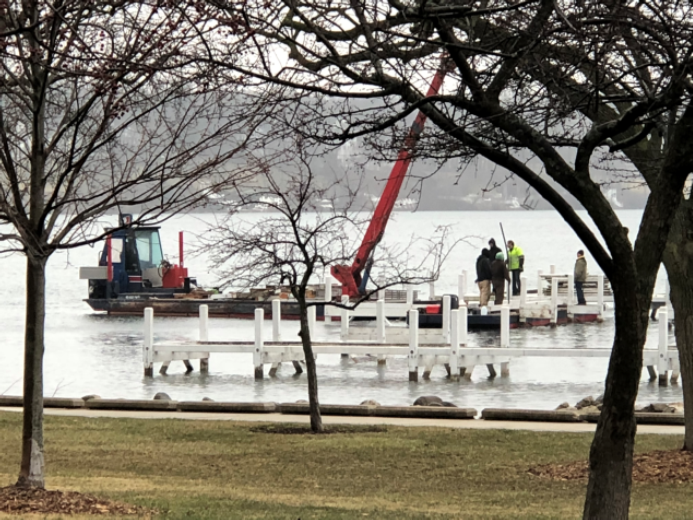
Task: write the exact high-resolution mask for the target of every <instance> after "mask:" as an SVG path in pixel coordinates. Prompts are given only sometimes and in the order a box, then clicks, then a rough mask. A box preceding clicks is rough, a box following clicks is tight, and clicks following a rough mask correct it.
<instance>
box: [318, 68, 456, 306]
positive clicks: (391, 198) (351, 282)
mask: <svg viewBox="0 0 693 520" xmlns="http://www.w3.org/2000/svg"><path fill="white" fill-rule="evenodd" d="M448 67H449V62H448V59H447V58H443V61H442V63H441V66H440V68H439V69H438V71H437V72H436V75H435V76H434V78H433V81H432V82H431V86H430V87H429V89H428V92H427V93H426V97H430V96H434V95H436V94H437V93H438V90H440V87H441V85H442V84H443V79H445V75H446V74H447V72H448ZM425 123H426V114H424V113H423V112H419V113H418V115H417V116H416V119H415V120H414V123H412V125H411V128H410V129H409V133H408V134H407V137H406V139H405V140H404V146H403V147H402V149H401V150H400V151H399V155H398V156H397V161H396V162H395V165H394V166H393V168H392V171H391V172H390V177H389V178H388V180H387V184H386V185H385V189H384V190H383V195H382V197H380V200H379V201H378V205H377V206H376V208H375V213H373V219H372V220H371V222H370V224H369V225H368V229H367V230H366V234H365V236H364V237H363V241H362V242H361V247H360V248H359V250H358V253H357V254H356V258H355V259H354V263H353V264H352V265H351V266H348V265H333V266H332V268H331V269H330V271H331V273H332V276H334V277H335V278H336V279H337V280H338V281H339V282H340V283H341V284H342V294H344V295H348V296H349V297H350V298H351V297H354V296H359V295H360V294H362V292H365V287H361V285H362V283H363V281H364V280H362V277H361V273H362V272H363V270H364V269H365V268H366V264H367V262H368V259H369V258H370V256H371V254H372V253H373V250H374V249H375V246H377V245H378V243H379V242H380V240H381V239H382V238H383V233H384V232H385V226H386V225H387V221H388V220H389V218H390V213H392V208H394V206H395V201H396V200H397V195H399V190H400V188H401V187H402V183H403V182H404V176H405V175H406V174H407V170H408V169H409V164H410V163H411V161H412V150H413V148H414V146H415V145H416V141H417V140H418V137H419V136H420V135H421V132H422V131H423V127H424V124H425ZM365 281H368V276H366V279H365ZM363 285H364V286H365V284H363Z"/></svg>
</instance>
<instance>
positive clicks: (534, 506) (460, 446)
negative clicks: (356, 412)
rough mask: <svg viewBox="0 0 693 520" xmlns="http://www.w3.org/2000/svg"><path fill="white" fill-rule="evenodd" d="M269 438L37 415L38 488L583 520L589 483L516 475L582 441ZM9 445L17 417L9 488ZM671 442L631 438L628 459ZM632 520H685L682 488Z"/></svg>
mask: <svg viewBox="0 0 693 520" xmlns="http://www.w3.org/2000/svg"><path fill="white" fill-rule="evenodd" d="M272 428H273V427H272V426H260V425H258V424H257V423H255V424H251V423H235V422H228V421H209V422H203V421H183V420H129V419H84V418H71V417H54V416H48V417H46V424H45V439H46V442H45V448H46V468H47V475H48V478H47V487H48V488H50V489H56V488H57V489H62V490H72V491H80V492H83V493H90V494H94V495H98V496H100V497H103V498H109V499H113V500H119V501H125V502H129V503H133V504H137V505H142V506H148V507H154V508H157V509H159V510H161V511H164V513H163V514H162V516H161V517H162V518H167V519H168V518H170V519H179V518H180V519H190V518H202V519H216V518H218V519H228V518H242V519H256V518H272V519H274V518H278V519H292V520H297V519H301V520H307V519H318V518H320V519H323V518H328V519H347V518H348V519H352V518H359V519H363V518H374V519H407V518H412V519H414V518H416V519H419V518H427V519H438V518H470V519H477V518H479V519H500V518H504V519H505V518H512V519H520V518H525V519H535V518H541V519H545V518H561V519H562V518H578V517H580V515H581V512H582V502H583V497H584V491H585V486H586V482H581V481H565V482H563V481H551V480H547V479H544V478H539V477H535V476H532V475H529V474H528V471H527V470H528V468H529V467H530V466H532V465H534V464H545V463H566V462H571V461H574V460H578V459H583V460H584V459H586V457H587V454H588V451H589V444H590V440H591V434H568V433H536V432H521V431H501V430H498V431H494V430H452V429H443V428H399V427H393V426H388V427H387V428H386V429H385V428H383V430H384V431H376V432H373V431H371V432H364V431H358V430H357V429H356V427H354V428H355V429H354V431H351V432H348V433H334V434H330V435H321V436H314V435H310V434H282V433H272V432H271V431H270V432H268V431H267V430H268V429H270V430H271V429H272ZM20 437H21V415H20V414H18V413H0V486H6V485H10V484H13V483H14V482H15V481H16V475H17V472H18V469H19V459H20V452H19V449H20ZM681 443H682V439H681V438H680V437H675V436H664V435H663V436H638V437H637V446H636V450H637V451H640V452H641V451H649V450H654V449H676V448H678V447H680V445H681ZM36 518H51V519H53V518H59V517H56V516H49V517H44V516H38V517H36ZM71 518H75V517H71ZM108 518H113V517H108ZM631 518H643V519H644V518H647V519H650V518H657V519H663V518H672V519H674V518H675V519H683V518H691V519H693V484H635V485H634V490H633V503H632V507H631Z"/></svg>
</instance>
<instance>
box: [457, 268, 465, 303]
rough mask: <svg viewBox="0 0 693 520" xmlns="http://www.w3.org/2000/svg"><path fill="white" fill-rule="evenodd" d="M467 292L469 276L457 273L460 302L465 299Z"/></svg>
mask: <svg viewBox="0 0 693 520" xmlns="http://www.w3.org/2000/svg"><path fill="white" fill-rule="evenodd" d="M466 292H467V277H466V276H465V275H463V274H460V275H457V297H458V298H459V299H460V303H462V302H463V301H464V295H465V294H466Z"/></svg>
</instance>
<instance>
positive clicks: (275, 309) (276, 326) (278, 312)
mask: <svg viewBox="0 0 693 520" xmlns="http://www.w3.org/2000/svg"><path fill="white" fill-rule="evenodd" d="M281 323H282V301H281V300H280V299H276V300H272V341H281V340H282V333H281Z"/></svg>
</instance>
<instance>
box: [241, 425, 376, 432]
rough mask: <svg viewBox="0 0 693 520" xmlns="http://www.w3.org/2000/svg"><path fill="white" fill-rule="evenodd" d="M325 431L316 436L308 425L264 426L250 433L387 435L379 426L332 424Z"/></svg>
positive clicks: (254, 428)
mask: <svg viewBox="0 0 693 520" xmlns="http://www.w3.org/2000/svg"><path fill="white" fill-rule="evenodd" d="M324 428H325V430H324V431H323V432H321V433H319V434H314V433H313V431H312V430H311V429H310V426H308V425H305V426H303V425H295V424H281V423H276V424H262V425H260V426H253V427H252V428H250V431H251V432H253V433H279V434H283V435H326V434H333V433H385V432H387V428H386V427H385V426H379V425H369V424H364V425H360V424H359V425H356V424H330V425H324Z"/></svg>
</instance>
